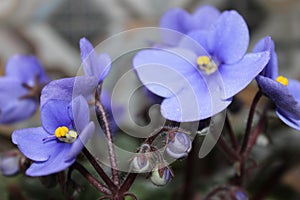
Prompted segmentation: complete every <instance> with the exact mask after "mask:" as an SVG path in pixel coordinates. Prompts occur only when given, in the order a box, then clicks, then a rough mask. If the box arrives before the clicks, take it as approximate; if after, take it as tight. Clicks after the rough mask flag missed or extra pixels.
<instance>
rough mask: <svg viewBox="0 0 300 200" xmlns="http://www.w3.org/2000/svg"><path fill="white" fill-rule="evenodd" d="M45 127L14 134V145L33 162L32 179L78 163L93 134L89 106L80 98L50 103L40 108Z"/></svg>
mask: <svg viewBox="0 0 300 200" xmlns="http://www.w3.org/2000/svg"><path fill="white" fill-rule="evenodd" d="M41 120H42V125H43V126H42V127H37V128H27V129H21V130H16V131H14V132H13V135H12V140H13V143H14V144H16V145H18V148H19V149H20V151H21V152H22V153H23V154H24V155H25V156H26V157H28V158H29V159H31V160H32V161H33V163H32V164H31V166H30V167H29V168H28V169H27V171H26V174H27V175H29V176H44V175H49V174H53V173H56V172H59V171H62V170H64V169H66V168H67V167H69V166H70V165H72V164H73V163H74V162H75V159H76V156H77V154H78V153H79V152H80V151H81V150H82V148H83V146H84V144H85V143H86V142H87V140H88V139H89V137H90V136H91V134H92V133H93V132H94V128H95V127H94V123H93V122H90V113H89V107H88V103H87V101H86V100H85V98H84V97H82V96H78V97H76V98H75V99H74V100H73V101H72V102H67V101H63V100H49V101H47V102H46V103H45V104H44V105H43V106H42V108H41Z"/></svg>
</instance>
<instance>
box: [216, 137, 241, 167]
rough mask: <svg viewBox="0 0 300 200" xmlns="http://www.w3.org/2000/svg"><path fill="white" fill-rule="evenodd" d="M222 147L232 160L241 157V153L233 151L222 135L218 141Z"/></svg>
mask: <svg viewBox="0 0 300 200" xmlns="http://www.w3.org/2000/svg"><path fill="white" fill-rule="evenodd" d="M217 144H218V145H219V146H220V147H221V149H222V150H223V151H224V152H225V153H226V155H227V156H228V157H229V158H230V159H231V160H232V161H238V160H239V159H240V157H239V155H238V154H237V153H236V152H235V151H233V150H232V149H231V148H230V147H229V146H228V145H227V143H226V141H225V140H224V139H223V136H222V135H221V136H220V137H219V140H218V143H217Z"/></svg>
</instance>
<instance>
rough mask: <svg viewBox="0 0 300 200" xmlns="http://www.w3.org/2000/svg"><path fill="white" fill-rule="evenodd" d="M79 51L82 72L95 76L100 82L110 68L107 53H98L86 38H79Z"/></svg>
mask: <svg viewBox="0 0 300 200" xmlns="http://www.w3.org/2000/svg"><path fill="white" fill-rule="evenodd" d="M80 53H81V61H82V66H83V70H84V74H85V75H87V76H95V77H97V79H98V83H101V82H102V81H103V79H104V78H105V77H106V76H107V75H108V73H109V71H110V68H111V58H110V57H109V55H108V54H106V53H102V54H99V55H98V54H97V53H96V52H95V50H94V47H93V45H92V44H91V43H90V41H88V40H87V39H86V38H81V39H80Z"/></svg>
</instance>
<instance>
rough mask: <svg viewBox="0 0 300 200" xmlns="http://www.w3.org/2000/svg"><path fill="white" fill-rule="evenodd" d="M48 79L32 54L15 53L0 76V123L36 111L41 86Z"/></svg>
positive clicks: (25, 116)
mask: <svg viewBox="0 0 300 200" xmlns="http://www.w3.org/2000/svg"><path fill="white" fill-rule="evenodd" d="M48 81H49V79H48V77H47V76H46V74H45V71H44V70H43V68H42V66H41V64H40V62H39V61H38V60H37V58H36V57H34V56H25V55H15V56H13V57H11V58H10V59H9V60H8V63H7V65H6V68H5V76H4V77H1V78H0V124H7V123H13V122H18V121H21V120H24V119H26V118H29V117H30V116H31V115H33V113H34V112H35V111H36V109H37V107H38V103H39V97H40V92H41V88H42V87H43V86H44V85H45V84H46V83H47V82H48Z"/></svg>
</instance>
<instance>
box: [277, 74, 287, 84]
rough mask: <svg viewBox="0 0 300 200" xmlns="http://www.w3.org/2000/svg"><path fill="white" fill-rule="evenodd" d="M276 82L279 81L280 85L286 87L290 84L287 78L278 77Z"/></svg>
mask: <svg viewBox="0 0 300 200" xmlns="http://www.w3.org/2000/svg"><path fill="white" fill-rule="evenodd" d="M276 81H277V82H278V83H281V84H282V85H284V86H287V85H288V84H289V80H288V79H287V78H285V77H284V76H278V77H277V78H276Z"/></svg>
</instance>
